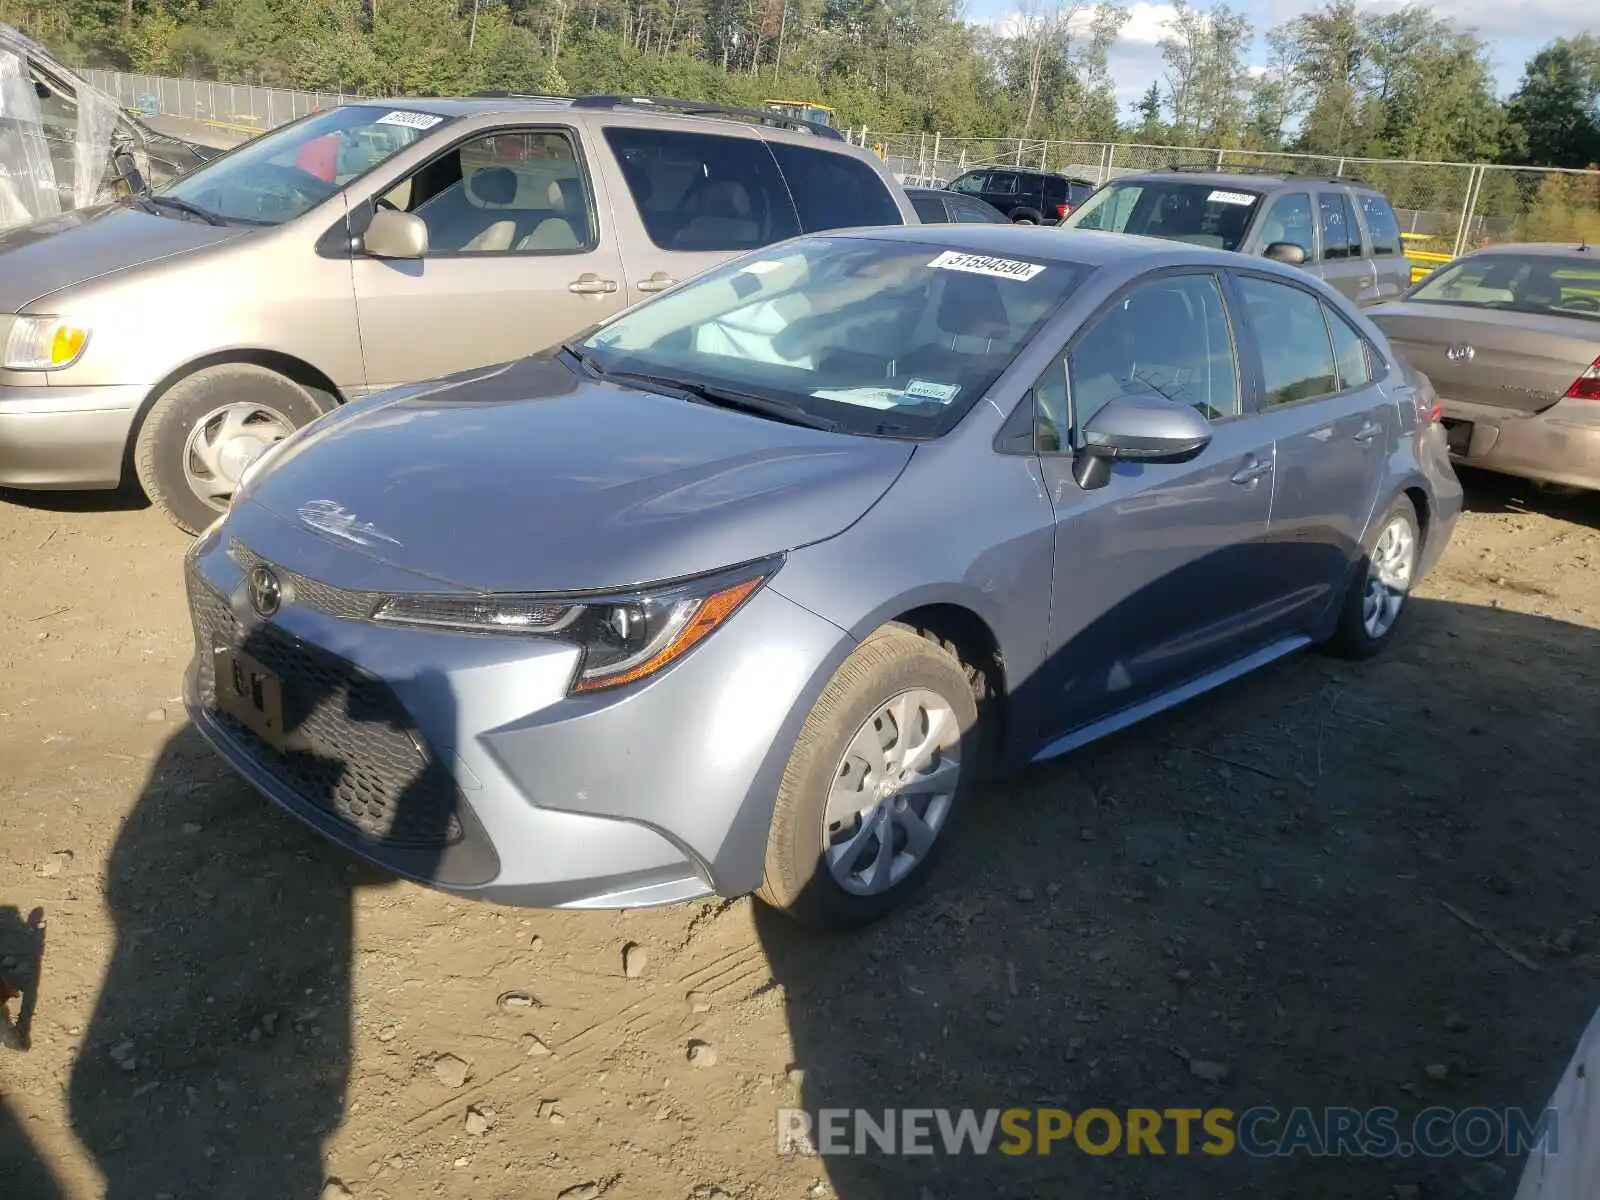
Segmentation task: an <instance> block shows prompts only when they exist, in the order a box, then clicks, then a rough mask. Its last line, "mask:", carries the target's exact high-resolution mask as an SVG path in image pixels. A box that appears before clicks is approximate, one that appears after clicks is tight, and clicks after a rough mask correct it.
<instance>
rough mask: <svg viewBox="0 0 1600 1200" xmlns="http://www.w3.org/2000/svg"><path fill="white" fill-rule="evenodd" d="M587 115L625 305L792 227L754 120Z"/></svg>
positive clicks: (795, 227) (786, 234)
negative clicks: (722, 122)
mask: <svg viewBox="0 0 1600 1200" xmlns="http://www.w3.org/2000/svg"><path fill="white" fill-rule="evenodd" d="M590 119H591V120H592V121H593V123H594V128H595V130H596V131H597V133H598V136H596V137H594V138H593V145H594V158H595V162H596V168H597V170H598V171H599V172H600V173H601V174H602V175H603V176H604V177H605V179H606V182H607V184H608V186H609V190H610V194H611V197H612V201H613V208H612V216H613V218H614V220H615V224H616V228H617V231H618V237H619V240H620V242H621V245H622V257H623V270H624V272H625V275H626V278H627V289H626V290H627V299H628V301H629V302H630V303H631V302H633V301H636V300H641V299H643V298H644V297H645V296H647V295H652V294H654V293H656V292H659V291H663V290H665V289H666V288H669V287H671V286H672V285H673V284H674V283H677V282H679V281H681V280H684V279H689V278H691V277H692V276H694V275H698V274H699V273H700V272H701V271H704V270H706V269H708V268H710V267H712V266H715V265H716V264H717V263H719V262H722V261H724V260H725V259H728V258H730V257H732V256H733V255H735V254H740V253H743V252H744V251H746V250H754V249H756V248H758V247H760V246H765V245H768V244H769V243H771V242H776V241H781V240H782V239H784V238H790V237H794V236H795V235H796V234H798V233H799V232H800V223H799V219H798V217H797V216H796V214H795V207H794V202H793V201H792V200H791V199H790V196H789V189H788V188H787V186H785V184H784V179H783V176H782V174H780V172H779V170H778V164H777V162H776V161H775V160H774V159H773V157H772V154H771V153H770V152H769V151H768V149H767V143H766V142H765V141H764V140H762V138H761V136H760V135H759V134H758V133H757V132H756V131H755V129H754V128H750V129H746V128H744V127H742V126H738V125H734V124H733V123H731V122H730V123H729V124H728V127H727V129H726V130H722V129H718V130H717V131H716V132H714V133H713V132H706V131H704V130H701V129H686V128H684V126H683V124H682V122H679V121H674V120H673V119H671V118H662V117H656V116H648V117H646V116H640V115H638V114H637V113H630V114H628V116H627V117H626V120H625V121H624V120H621V119H617V118H613V117H610V116H609V115H606V114H595V115H594V116H592V117H591V118H590ZM890 203H891V205H892V203H893V202H892V201H890ZM896 212H897V213H898V209H896Z"/></svg>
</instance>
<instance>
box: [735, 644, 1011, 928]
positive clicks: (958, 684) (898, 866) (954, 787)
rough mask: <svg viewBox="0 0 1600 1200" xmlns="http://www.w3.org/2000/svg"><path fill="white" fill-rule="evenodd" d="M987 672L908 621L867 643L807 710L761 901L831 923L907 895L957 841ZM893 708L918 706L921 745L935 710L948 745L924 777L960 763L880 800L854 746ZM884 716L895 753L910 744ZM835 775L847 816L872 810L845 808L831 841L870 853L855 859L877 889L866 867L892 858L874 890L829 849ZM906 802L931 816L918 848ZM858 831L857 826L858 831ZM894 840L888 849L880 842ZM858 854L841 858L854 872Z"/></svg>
mask: <svg viewBox="0 0 1600 1200" xmlns="http://www.w3.org/2000/svg"><path fill="white" fill-rule="evenodd" d="M982 682H983V680H982V676H981V675H980V674H978V673H977V672H976V671H973V670H971V669H969V668H968V667H967V666H965V665H964V664H963V663H962V662H961V660H960V659H959V658H957V656H956V654H955V651H954V648H953V647H951V646H947V645H945V644H943V643H941V642H939V641H936V640H934V639H932V638H930V637H924V636H922V635H921V634H918V633H917V632H916V631H914V630H911V629H908V628H906V627H905V626H902V625H886V626H884V627H883V628H881V629H879V630H877V631H876V632H875V633H873V634H872V635H871V636H870V637H868V638H867V639H866V640H865V641H863V642H862V643H861V645H859V646H857V647H856V649H855V651H854V652H853V653H852V654H851V655H850V657H849V658H847V659H845V661H844V662H843V663H842V664H841V665H840V667H839V669H838V671H836V672H835V673H834V676H833V678H832V679H831V680H829V681H828V685H827V687H826V688H824V689H823V692H822V695H821V696H820V697H819V698H818V699H817V702H816V704H815V705H814V706H813V707H812V709H811V712H810V713H809V714H808V715H807V717H806V720H805V724H804V726H803V727H802V728H801V730H800V736H799V737H798V738H797V739H796V742H795V747H794V750H793V752H792V753H791V754H790V756H789V762H788V765H787V766H786V767H785V769H784V773H783V782H782V784H781V785H780V787H779V789H778V798H777V803H776V805H775V806H774V809H773V814H772V826H771V829H770V830H769V831H768V835H767V853H766V872H765V880H764V882H763V883H762V885H761V888H760V890H759V891H758V892H757V895H758V896H759V897H760V899H762V900H763V901H765V902H766V903H767V904H769V905H771V906H772V907H774V908H777V909H779V910H781V911H782V912H784V913H785V914H787V915H788V916H790V917H792V918H793V919H795V920H797V921H799V922H801V923H802V924H806V925H811V926H814V927H818V928H826V929H842V928H851V927H855V926H860V925H865V924H867V923H869V922H871V921H875V920H877V919H878V918H879V917H881V916H883V915H884V914H885V913H887V912H889V911H890V910H891V909H893V908H894V907H896V906H897V905H898V904H900V903H901V901H903V900H904V899H905V898H906V896H908V895H909V894H910V893H911V892H912V891H913V890H914V889H915V888H916V887H917V886H918V885H919V884H920V883H921V882H922V880H923V879H924V878H926V876H927V873H928V871H929V869H930V868H931V867H932V865H933V863H934V862H935V861H936V860H937V858H938V855H939V852H940V851H941V850H942V848H943V845H944V843H945V842H946V841H947V840H948V839H949V836H950V833H949V831H950V829H951V822H952V821H953V820H955V819H957V814H958V813H959V811H960V808H961V802H962V800H963V798H964V796H965V793H966V792H967V791H968V790H970V788H971V786H972V783H973V781H974V780H975V779H976V778H977V777H978V776H979V774H980V766H981V760H982V747H981V746H980V739H979V738H978V736H977V734H978V707H977V695H978V694H979V692H980V691H981V685H982ZM893 706H898V711H900V712H904V713H908V714H910V719H909V721H908V724H909V725H911V726H912V728H914V730H915V733H914V734H913V739H914V740H913V741H912V743H911V745H912V748H913V749H915V748H916V747H917V746H918V745H920V744H923V743H927V742H930V741H933V740H935V739H934V738H932V737H930V736H929V735H930V733H932V732H934V731H933V730H931V729H930V726H931V725H932V723H933V722H934V721H935V720H936V719H937V720H938V723H939V726H940V727H941V728H942V729H943V730H944V734H943V736H942V737H938V738H937V741H938V742H939V744H940V745H941V746H942V749H940V750H939V751H938V752H937V753H935V754H934V755H932V756H931V757H930V758H928V759H926V760H919V764H920V767H921V769H920V770H919V771H918V772H916V777H920V778H922V779H923V780H924V781H929V780H932V779H934V778H936V777H937V775H936V772H937V771H938V770H948V769H949V768H951V767H952V766H953V768H954V770H953V773H952V775H951V776H950V777H949V778H948V780H941V781H940V783H938V784H936V785H933V787H931V788H928V787H927V785H926V783H925V784H924V787H925V789H926V790H925V791H923V792H921V793H917V794H905V793H900V792H897V791H891V792H889V793H888V794H887V795H882V796H881V798H880V794H879V793H876V792H875V790H874V788H873V785H872V781H873V778H874V777H875V776H876V775H877V774H878V772H877V771H874V770H872V769H871V768H869V767H868V766H867V760H866V759H865V758H863V757H860V756H858V755H856V754H855V753H854V751H855V750H856V749H857V748H858V747H859V746H861V745H863V744H864V743H862V742H858V741H857V740H856V739H857V738H858V736H859V737H862V738H866V737H869V736H872V735H870V734H869V732H868V731H869V728H872V726H871V725H870V724H869V723H870V722H873V721H875V720H877V719H878V718H881V717H883V716H884V715H885V712H886V710H887V711H888V715H890V716H893V715H894V711H895V708H894V707H893ZM941 706H942V707H941ZM885 724H886V725H887V727H886V728H885V727H883V726H880V727H878V729H877V730H875V733H876V736H878V737H879V739H880V741H879V745H880V746H881V747H882V750H881V753H882V754H883V755H884V756H885V757H886V758H887V759H888V760H889V761H890V762H891V763H892V762H893V760H894V758H895V757H896V753H897V751H898V750H899V748H900V747H901V746H902V745H903V744H904V743H902V741H901V740H900V737H901V735H900V733H899V731H898V730H897V729H895V728H894V727H893V723H892V722H886V723H885ZM952 725H953V728H952V727H951V726H952ZM884 738H887V739H888V740H887V741H885V740H882V739H884ZM863 768H867V769H866V770H865V771H863ZM902 778H904V776H902ZM836 781H837V782H839V783H840V785H841V786H840V788H839V797H840V799H841V800H842V801H847V803H846V804H845V807H844V808H842V809H838V810H836V815H837V813H844V814H849V813H850V812H851V810H853V809H856V808H857V806H858V804H859V806H864V807H865V806H870V810H869V811H868V813H867V817H866V819H865V820H862V819H860V818H859V816H849V815H846V816H845V817H844V819H843V820H840V821H836V822H835V823H834V829H833V832H832V834H831V838H832V841H833V843H834V844H835V845H836V846H840V847H843V846H846V845H855V846H857V847H858V848H859V849H860V850H861V851H862V852H861V853H860V854H859V855H858V856H856V859H855V863H854V865H855V867H856V868H857V869H858V873H859V876H860V877H861V878H858V879H857V883H858V885H861V886H863V887H866V888H869V889H870V888H872V887H873V886H874V885H872V884H871V883H870V882H869V880H868V879H867V878H866V877H867V876H869V875H871V874H872V872H873V869H874V867H875V866H878V865H879V864H887V865H886V866H885V868H884V869H885V870H886V872H887V874H886V875H881V876H879V877H878V883H877V884H876V887H875V890H850V889H848V888H847V887H846V886H845V885H844V884H843V883H842V882H841V881H840V879H839V878H838V877H836V874H835V870H834V869H833V868H832V867H830V865H829V862H828V860H827V858H826V857H825V853H824V844H823V843H824V822H825V820H826V819H827V816H826V814H827V813H828V805H829V800H830V795H831V794H832V793H833V792H834V784H835V782H836ZM946 782H948V790H947V789H946V787H945V784H946ZM852 783H854V787H852V786H851V784H852ZM912 786H913V787H914V786H916V785H915V778H914V779H913V784H912ZM907 811H909V812H910V814H911V815H912V816H914V817H915V818H916V821H917V822H918V823H920V824H921V828H922V829H923V830H928V829H929V828H930V826H931V832H932V838H931V844H927V845H926V846H925V848H923V849H922V850H921V852H920V853H914V852H913V851H914V849H915V848H914V847H913V846H912V844H911V842H910V836H911V835H910V833H909V830H910V828H911V825H910V824H908V823H907V822H908V818H907V816H906V813H907ZM880 813H882V814H887V815H886V816H880V815H879V814H880ZM924 818H926V819H925V820H924ZM877 821H887V822H888V823H889V824H888V829H889V831H890V833H891V834H892V836H890V837H888V838H887V839H886V838H883V837H880V836H879V835H878V830H875V829H874V828H873V825H874V822H877ZM881 828H883V827H882V826H879V829H881ZM852 829H854V830H855V831H857V832H855V835H854V837H852V836H851V832H852ZM884 848H887V849H888V850H889V851H890V853H889V854H882V853H879V852H878V851H879V850H881V849H884ZM850 861H851V859H850V856H848V855H846V856H845V862H846V864H847V866H846V867H845V868H842V870H843V872H844V874H846V875H849V874H850V873H851V872H850V870H849V867H848V864H850ZM896 872H898V877H896Z"/></svg>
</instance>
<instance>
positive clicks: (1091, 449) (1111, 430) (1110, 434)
mask: <svg viewBox="0 0 1600 1200" xmlns="http://www.w3.org/2000/svg"><path fill="white" fill-rule="evenodd" d="M1082 442H1083V445H1082V448H1081V449H1080V450H1079V451H1078V457H1077V460H1076V462H1075V463H1074V464H1073V472H1072V474H1073V478H1074V479H1076V480H1077V483H1078V486H1079V487H1081V488H1083V489H1084V490H1085V491H1088V490H1091V489H1093V488H1098V487H1104V486H1105V484H1106V482H1107V480H1109V479H1110V478H1111V464H1112V463H1113V462H1117V461H1123V462H1147V463H1183V462H1188V461H1189V460H1190V459H1192V458H1194V457H1195V456H1197V455H1198V454H1199V453H1200V452H1201V451H1202V450H1204V449H1205V448H1206V447H1207V446H1209V445H1210V444H1211V422H1210V421H1207V420H1206V419H1205V417H1204V416H1202V415H1201V413H1200V411H1199V410H1198V409H1196V408H1195V407H1194V406H1193V405H1191V404H1182V403H1179V402H1178V401H1176V400H1168V399H1167V398H1166V397H1164V396H1157V395H1154V394H1152V393H1136V394H1131V395H1126V396H1118V397H1117V398H1116V399H1114V400H1110V401H1107V403H1106V404H1105V406H1104V407H1103V408H1101V409H1100V411H1099V412H1097V413H1095V415H1094V416H1092V417H1090V418H1089V421H1088V423H1087V424H1086V425H1085V426H1084V427H1083V437H1082Z"/></svg>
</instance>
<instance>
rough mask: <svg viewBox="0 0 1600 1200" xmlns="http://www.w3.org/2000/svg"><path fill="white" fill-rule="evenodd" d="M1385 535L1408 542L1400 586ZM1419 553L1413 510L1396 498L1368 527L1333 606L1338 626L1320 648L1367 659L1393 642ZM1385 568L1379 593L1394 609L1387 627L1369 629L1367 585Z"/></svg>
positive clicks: (1405, 500)
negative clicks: (1356, 559) (1355, 564)
mask: <svg viewBox="0 0 1600 1200" xmlns="http://www.w3.org/2000/svg"><path fill="white" fill-rule="evenodd" d="M1391 531H1394V532H1393V533H1391ZM1391 536H1396V537H1400V538H1402V539H1408V545H1409V550H1408V551H1407V554H1408V555H1409V557H1408V559H1407V565H1406V566H1405V568H1404V578H1403V581H1402V580H1401V578H1400V576H1399V572H1398V571H1397V570H1396V569H1395V568H1394V566H1393V564H1394V561H1395V560H1394V557H1393V543H1391V542H1389V541H1387V540H1386V539H1388V538H1390V537H1391ZM1421 554H1422V531H1421V527H1420V525H1419V524H1418V522H1417V510H1416V506H1415V505H1413V504H1412V503H1411V499H1410V497H1408V496H1397V497H1395V499H1394V502H1393V503H1392V504H1390V505H1389V507H1388V508H1387V509H1386V510H1385V511H1384V514H1383V516H1382V517H1381V518H1379V519H1378V521H1377V522H1375V523H1374V525H1373V532H1372V535H1371V538H1370V539H1369V544H1368V545H1367V546H1366V547H1365V548H1364V549H1363V550H1362V553H1361V562H1360V564H1359V565H1358V567H1357V569H1356V571H1355V572H1354V574H1353V575H1352V576H1351V579H1350V584H1349V586H1348V588H1347V589H1346V591H1345V595H1344V600H1343V601H1342V602H1341V603H1340V606H1339V619H1338V624H1337V625H1336V626H1335V627H1334V632H1333V636H1332V637H1331V638H1329V639H1328V642H1327V643H1326V649H1327V650H1328V651H1329V652H1330V653H1332V654H1335V655H1337V656H1338V657H1340V658H1349V659H1356V660H1360V659H1368V658H1372V657H1373V656H1374V655H1376V654H1379V653H1381V652H1382V651H1383V649H1384V647H1385V646H1387V645H1388V644H1389V643H1390V642H1391V641H1393V640H1394V635H1395V630H1397V629H1398V628H1399V627H1400V622H1401V621H1402V620H1403V619H1404V617H1405V614H1406V611H1407V609H1408V608H1409V607H1410V605H1409V604H1407V603H1406V601H1407V599H1408V597H1409V594H1410V591H1411V588H1412V586H1413V585H1414V584H1415V583H1416V574H1417V561H1418V559H1419V558H1420V557H1421ZM1375 558H1376V559H1377V562H1376V563H1375V561H1374V560H1375ZM1386 563H1387V564H1389V575H1390V579H1389V582H1390V584H1391V586H1389V587H1386V588H1385V593H1386V594H1387V595H1388V596H1389V597H1390V598H1391V600H1392V599H1394V598H1396V597H1397V598H1398V604H1397V605H1396V606H1395V609H1394V612H1393V614H1392V615H1391V616H1389V618H1388V620H1387V623H1386V624H1383V625H1382V626H1381V628H1377V629H1376V630H1375V626H1374V624H1373V623H1371V622H1369V617H1370V616H1371V615H1372V611H1373V610H1372V606H1371V601H1370V599H1369V585H1370V584H1371V583H1372V581H1373V580H1374V577H1375V574H1377V573H1378V571H1379V570H1381V569H1382V568H1383V566H1384V564H1386ZM1394 584H1400V585H1401V586H1399V588H1398V591H1397V590H1396V588H1395V587H1394V586H1392V585H1394Z"/></svg>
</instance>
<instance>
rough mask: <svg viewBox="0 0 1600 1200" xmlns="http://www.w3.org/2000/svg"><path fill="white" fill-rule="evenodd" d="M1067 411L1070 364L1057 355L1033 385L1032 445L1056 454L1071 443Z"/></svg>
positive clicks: (1041, 452) (1045, 451)
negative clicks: (1068, 366) (1068, 365)
mask: <svg viewBox="0 0 1600 1200" xmlns="http://www.w3.org/2000/svg"><path fill="white" fill-rule="evenodd" d="M1071 425H1072V421H1071V418H1070V417H1069V415H1068V411H1067V365H1066V363H1065V362H1064V361H1062V360H1060V359H1057V360H1056V361H1055V362H1054V363H1052V364H1051V366H1050V369H1049V370H1048V371H1046V372H1045V373H1044V376H1043V377H1042V378H1041V379H1040V380H1039V382H1038V383H1036V384H1034V385H1033V448H1034V449H1035V450H1037V451H1038V452H1039V453H1040V454H1057V453H1060V452H1061V451H1062V450H1067V449H1070V448H1071V446H1072V441H1071V436H1070V433H1069V430H1070V428H1071Z"/></svg>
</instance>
